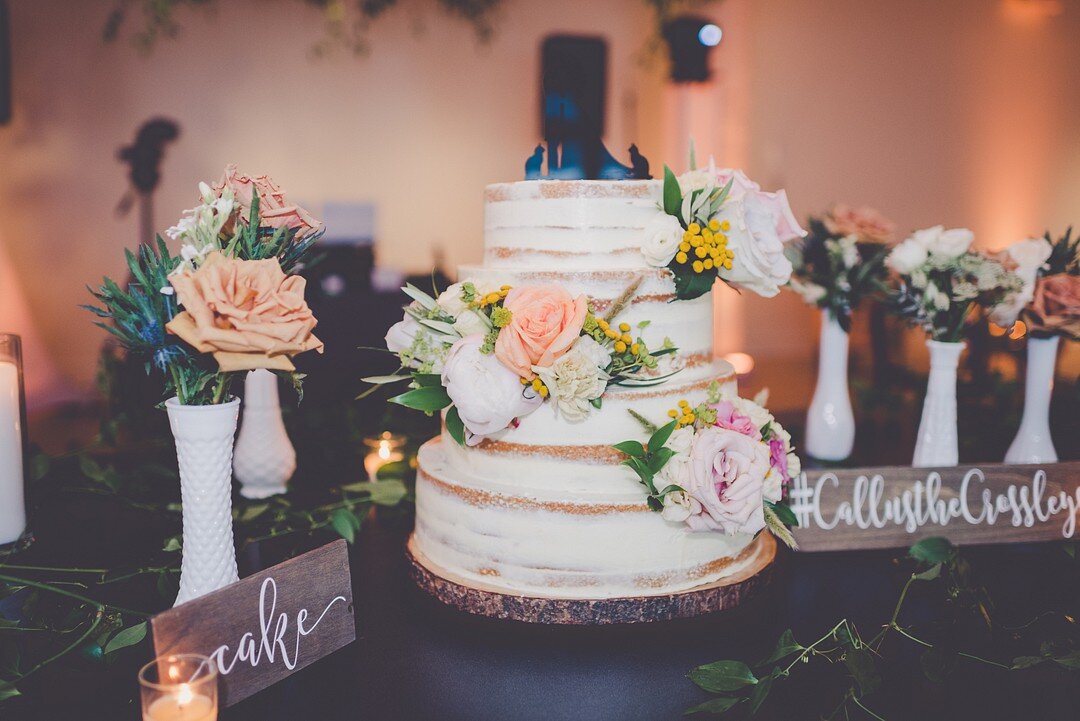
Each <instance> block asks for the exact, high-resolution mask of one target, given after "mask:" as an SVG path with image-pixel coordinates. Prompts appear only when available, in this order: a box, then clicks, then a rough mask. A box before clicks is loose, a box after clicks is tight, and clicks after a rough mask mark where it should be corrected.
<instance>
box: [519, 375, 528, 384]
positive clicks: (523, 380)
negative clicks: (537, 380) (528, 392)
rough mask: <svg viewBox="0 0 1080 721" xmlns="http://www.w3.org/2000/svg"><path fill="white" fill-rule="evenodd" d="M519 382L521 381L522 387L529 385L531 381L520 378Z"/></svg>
mask: <svg viewBox="0 0 1080 721" xmlns="http://www.w3.org/2000/svg"><path fill="white" fill-rule="evenodd" d="M518 380H519V381H521V385H523V386H527V385H529V379H528V378H525V377H524V376H522V377H521V378H518Z"/></svg>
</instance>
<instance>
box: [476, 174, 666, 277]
mask: <svg viewBox="0 0 1080 721" xmlns="http://www.w3.org/2000/svg"><path fill="white" fill-rule="evenodd" d="M662 186H663V184H662V183H661V181H659V180H526V181H520V182H516V183H496V184H494V185H489V186H487V188H486V189H485V190H484V265H486V266H488V267H517V268H521V267H542V268H550V269H562V268H566V269H573V270H590V269H603V270H614V269H633V270H637V269H642V268H647V267H648V266H646V264H645V260H644V258H643V257H642V255H641V242H642V235H643V232H644V230H645V226H646V225H647V224H648V223H649V221H650V220H652V219H653V218H655V217H656V210H657V207H658V204H659V202H660V199H661V191H662Z"/></svg>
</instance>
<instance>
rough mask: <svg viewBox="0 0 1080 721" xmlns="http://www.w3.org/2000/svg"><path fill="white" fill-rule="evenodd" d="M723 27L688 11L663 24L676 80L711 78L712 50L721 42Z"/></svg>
mask: <svg viewBox="0 0 1080 721" xmlns="http://www.w3.org/2000/svg"><path fill="white" fill-rule="evenodd" d="M722 37H723V31H722V30H721V29H720V27H719V26H718V25H716V24H714V23H712V22H711V21H710V20H708V19H706V18H703V17H697V16H693V15H687V16H684V17H680V18H676V19H674V20H672V21H670V22H668V23H665V24H664V40H665V41H666V42H667V44H668V51H669V53H670V55H671V79H672V80H674V81H675V82H677V83H688V82H705V81H706V80H708V79H709V76H710V72H709V51H710V50H712V49H713V48H714V47H716V46H717V45H719V44H720V39H721V38H722Z"/></svg>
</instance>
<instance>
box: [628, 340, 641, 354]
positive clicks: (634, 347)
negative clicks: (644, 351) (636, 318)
mask: <svg viewBox="0 0 1080 721" xmlns="http://www.w3.org/2000/svg"><path fill="white" fill-rule="evenodd" d="M640 350H641V346H640V345H638V344H637V343H634V344H633V345H632V346H630V352H631V353H633V354H634V355H637V354H638V352H639V351H640Z"/></svg>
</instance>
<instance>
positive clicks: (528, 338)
mask: <svg viewBox="0 0 1080 721" xmlns="http://www.w3.org/2000/svg"><path fill="white" fill-rule="evenodd" d="M503 305H504V306H505V308H506V309H507V310H509V311H510V313H511V317H510V323H509V324H507V325H506V327H504V328H503V329H502V330H501V331H500V332H499V338H498V340H497V341H496V342H495V357H496V358H498V359H499V360H500V361H501V362H502V363H503V365H505V366H506V367H507V368H509V369H510V370H512V371H514V372H515V373H517V375H518V376H519V377H521V378H526V379H528V380H532V379H533V378H534V377H536V373H535V372H534V371H533V366H550V365H551V364H552V363H554V362H555V361H556V360H557V359H558V358H559V356H561V355H563V354H564V353H566V352H567V351H568V350H570V346H571V345H573V344H574V341H576V340H577V338H578V336H579V335H580V334H581V327H582V325H583V324H584V323H585V314H586V313H587V312H588V301H587V299H586V298H585V296H584V295H579V296H578V297H576V298H574V297H573V296H571V295H570V294H569V293H568V292H567V291H566V289H565V288H563V287H562V286H561V285H555V284H549V285H537V286H524V287H516V288H513V289H511V290H510V292H509V293H507V295H506V300H505V301H504V302H503Z"/></svg>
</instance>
